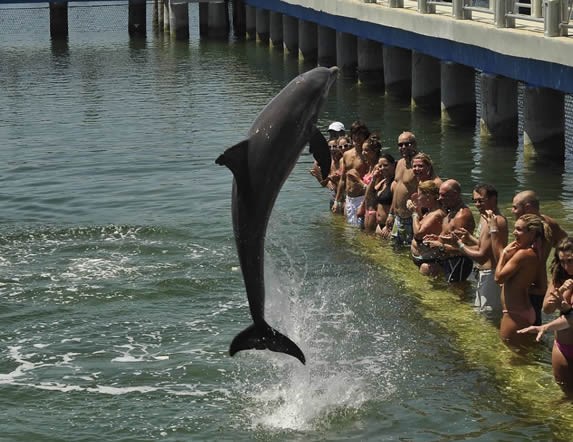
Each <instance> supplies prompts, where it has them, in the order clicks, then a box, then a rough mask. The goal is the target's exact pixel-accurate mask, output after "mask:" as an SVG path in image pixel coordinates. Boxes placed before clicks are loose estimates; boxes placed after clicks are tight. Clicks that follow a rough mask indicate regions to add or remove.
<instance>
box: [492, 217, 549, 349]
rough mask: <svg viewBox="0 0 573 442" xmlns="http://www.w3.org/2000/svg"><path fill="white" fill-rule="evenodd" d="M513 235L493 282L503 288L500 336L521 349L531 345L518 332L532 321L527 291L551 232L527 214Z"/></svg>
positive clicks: (542, 223)
mask: <svg viewBox="0 0 573 442" xmlns="http://www.w3.org/2000/svg"><path fill="white" fill-rule="evenodd" d="M513 235H514V236H515V241H513V242H511V243H509V244H508V245H507V246H506V247H505V248H504V249H503V251H502V252H501V255H500V257H499V261H498V263H497V267H496V269H495V281H496V282H497V283H498V284H501V285H502V289H501V301H502V306H503V316H502V318H501V323H500V326H499V334H500V337H501V339H502V341H503V342H504V343H506V344H507V345H509V346H512V347H520V346H523V345H525V344H528V343H529V342H531V340H530V339H528V338H527V337H526V336H525V335H523V334H518V333H517V331H518V330H519V329H522V328H524V327H527V326H529V325H532V324H533V323H534V322H535V311H534V310H533V307H532V306H531V302H530V300H529V294H528V290H529V287H530V286H531V284H532V283H533V282H534V281H535V278H536V274H537V266H538V265H539V260H540V259H541V257H542V256H543V253H544V250H545V248H546V247H548V244H549V240H550V236H551V233H550V231H549V228H548V227H547V225H546V224H545V222H544V221H543V219H542V218H541V217H540V216H538V215H533V214H526V215H522V216H520V217H519V218H518V219H517V221H516V222H515V227H514V231H513Z"/></svg>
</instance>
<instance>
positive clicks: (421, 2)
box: [418, 0, 436, 14]
mask: <svg viewBox="0 0 573 442" xmlns="http://www.w3.org/2000/svg"><path fill="white" fill-rule="evenodd" d="M418 12H419V13H420V14H433V13H434V12H436V6H435V5H429V4H428V0H418Z"/></svg>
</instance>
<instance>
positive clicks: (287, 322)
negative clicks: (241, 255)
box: [236, 259, 394, 431]
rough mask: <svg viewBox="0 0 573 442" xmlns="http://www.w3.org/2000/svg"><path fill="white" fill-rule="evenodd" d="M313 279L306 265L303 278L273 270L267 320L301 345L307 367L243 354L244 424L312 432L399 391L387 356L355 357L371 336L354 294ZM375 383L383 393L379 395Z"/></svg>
mask: <svg viewBox="0 0 573 442" xmlns="http://www.w3.org/2000/svg"><path fill="white" fill-rule="evenodd" d="M268 261H270V260H268ZM289 261H290V262H291V263H292V260H290V259H289ZM308 272H309V270H308V268H307V266H306V265H304V266H303V269H302V270H298V271H297V269H296V268H295V266H293V265H292V264H291V265H288V266H284V265H281V264H274V263H273V262H268V263H267V273H266V275H265V276H266V281H267V299H266V309H265V315H266V319H267V321H268V323H269V324H270V325H271V326H273V327H274V328H276V329H277V330H279V331H280V332H281V333H283V334H285V335H286V336H288V337H289V338H291V339H292V340H293V341H294V342H295V343H297V344H298V345H299V347H300V348H301V350H302V351H303V352H304V354H305V356H306V361H307V362H306V365H304V366H303V365H301V364H300V362H299V361H297V360H296V359H295V358H293V357H291V356H288V355H284V354H280V353H273V352H270V351H248V352H241V353H239V355H240V356H238V357H236V359H237V361H238V362H237V364H238V365H239V366H241V368H240V373H239V374H238V376H240V377H242V379H241V380H238V383H239V386H238V388H239V390H240V391H241V393H242V395H243V396H244V400H245V402H246V404H247V405H246V406H244V407H243V411H242V412H243V413H244V415H241V417H240V419H244V418H245V415H246V418H247V420H248V421H249V422H250V423H251V426H252V427H253V428H254V429H256V428H263V429H265V430H267V431H308V430H313V429H316V428H318V427H321V426H324V425H325V422H328V421H329V419H331V416H338V415H340V414H347V413H354V412H358V411H359V410H360V409H361V408H362V407H363V406H364V405H365V404H366V403H367V402H368V401H369V400H373V399H379V395H381V394H383V395H386V394H391V393H392V391H393V390H394V388H393V387H392V385H391V382H390V379H384V378H385V375H384V373H383V370H384V369H383V367H384V365H385V363H384V358H385V357H386V356H384V355H383V354H376V350H373V351H372V353H369V354H368V355H365V354H364V353H362V354H361V353H360V351H358V350H356V347H358V342H359V341H360V339H361V337H362V335H363V334H364V333H367V332H368V330H367V329H366V327H367V326H366V325H365V324H362V323H361V321H356V314H355V312H354V311H353V308H354V306H353V303H352V300H351V299H348V296H352V295H349V293H352V291H351V290H349V286H344V284H341V282H342V281H341V280H340V279H338V280H337V281H335V280H334V279H331V277H321V276H320V275H318V278H317V277H316V276H315V275H311V276H309V275H308ZM307 281H311V282H310V284H313V285H314V286H313V287H309V286H308V285H309V283H308V282H307ZM245 366H246V367H245ZM376 376H378V377H380V378H381V379H382V382H384V385H383V387H377V388H375V389H374V388H373V387H372V385H373V384H374V385H376V384H377V382H373V378H374V377H376ZM386 377H388V378H389V376H386Z"/></svg>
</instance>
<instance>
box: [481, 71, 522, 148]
mask: <svg viewBox="0 0 573 442" xmlns="http://www.w3.org/2000/svg"><path fill="white" fill-rule="evenodd" d="M480 84H481V116H480V133H481V135H482V136H488V137H493V138H508V139H516V138H517V81H515V80H512V79H511V78H507V77H502V76H499V75H492V74H487V73H482V74H480Z"/></svg>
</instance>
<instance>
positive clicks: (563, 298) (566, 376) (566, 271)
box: [518, 238, 573, 396]
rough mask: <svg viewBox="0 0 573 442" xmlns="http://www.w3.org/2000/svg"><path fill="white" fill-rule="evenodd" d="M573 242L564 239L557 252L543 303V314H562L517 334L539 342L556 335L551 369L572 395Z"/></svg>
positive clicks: (557, 379) (563, 387) (566, 390)
mask: <svg viewBox="0 0 573 442" xmlns="http://www.w3.org/2000/svg"><path fill="white" fill-rule="evenodd" d="M572 305H573V238H565V239H563V240H561V241H560V242H559V244H558V245H557V247H556V248H555V254H554V255H553V261H552V263H551V281H550V282H549V287H548V288H547V293H546V294H545V298H544V300H543V312H544V313H547V314H551V313H554V312H559V314H560V316H559V318H558V319H556V320H555V321H552V322H549V323H548V324H544V325H541V326H536V325H533V326H530V327H527V328H524V329H521V330H519V331H518V333H537V341H539V340H541V337H542V336H543V334H544V333H545V332H547V331H555V339H554V341H553V349H552V351H551V366H552V367H553V377H554V378H555V381H556V382H557V384H558V385H559V386H560V387H561V389H562V390H563V391H564V392H565V393H566V394H567V395H568V396H572V395H573V329H572V328H570V324H569V322H568V321H570V320H573V314H572V313H573V307H571V306H572Z"/></svg>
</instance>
